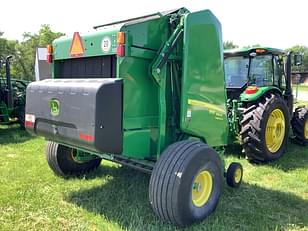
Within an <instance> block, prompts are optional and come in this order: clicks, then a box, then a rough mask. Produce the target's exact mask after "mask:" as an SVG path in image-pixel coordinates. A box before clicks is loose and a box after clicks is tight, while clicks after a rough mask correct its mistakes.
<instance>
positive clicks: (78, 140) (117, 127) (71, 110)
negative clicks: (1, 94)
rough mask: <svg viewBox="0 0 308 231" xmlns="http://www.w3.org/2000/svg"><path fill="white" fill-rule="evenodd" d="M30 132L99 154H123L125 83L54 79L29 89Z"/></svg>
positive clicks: (28, 116)
mask: <svg viewBox="0 0 308 231" xmlns="http://www.w3.org/2000/svg"><path fill="white" fill-rule="evenodd" d="M26 114H27V116H26V118H29V121H27V122H26V125H27V129H28V130H29V131H31V132H33V133H35V134H37V135H42V136H44V137H46V138H47V139H49V140H52V141H57V142H60V143H65V144H69V145H73V146H76V145H78V146H80V147H82V148H84V149H88V150H91V151H96V152H108V153H121V152H122V139H123V138H122V137H123V134H122V80H120V79H114V78H104V79H82V80H81V79H61V80H60V79H50V80H44V81H40V82H34V83H31V84H30V85H29V87H28V88H27V102H26Z"/></svg>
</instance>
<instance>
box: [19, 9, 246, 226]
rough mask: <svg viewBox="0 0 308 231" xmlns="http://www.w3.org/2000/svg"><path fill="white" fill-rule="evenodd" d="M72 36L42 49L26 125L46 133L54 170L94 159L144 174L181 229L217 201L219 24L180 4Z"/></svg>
mask: <svg viewBox="0 0 308 231" xmlns="http://www.w3.org/2000/svg"><path fill="white" fill-rule="evenodd" d="M95 28H96V31H95V32H93V33H89V34H79V33H78V32H76V33H74V35H73V36H72V37H63V38H60V39H57V40H55V41H54V42H53V44H52V45H49V46H48V48H47V61H48V62H50V63H51V64H52V74H53V79H48V80H43V81H38V82H33V83H31V84H30V85H29V86H28V88H27V104H26V123H25V124H26V128H27V129H28V131H30V132H31V133H34V134H36V135H40V136H44V137H45V138H46V139H47V140H49V142H48V143H47V148H46V156H47V161H48V164H49V166H50V168H51V169H52V170H53V171H54V172H55V173H56V174H57V175H59V176H63V177H66V176H68V175H70V174H80V173H83V172H86V171H90V170H93V169H95V168H96V167H98V166H99V165H100V162H101V159H106V160H110V161H113V162H116V163H120V164H122V165H127V166H129V167H132V168H135V169H138V170H140V171H143V172H146V173H150V174H151V179H150V186H149V199H150V203H151V206H152V208H153V210H154V211H155V213H156V214H157V215H158V216H159V217H160V218H161V219H162V220H164V221H166V222H170V223H173V224H175V225H178V226H187V225H189V224H191V223H193V222H197V221H201V220H203V219H204V218H206V217H207V216H208V215H210V214H211V213H212V212H213V211H214V210H215V208H216V206H217V204H218V201H219V198H220V195H221V193H222V185H223V176H225V177H226V179H227V183H228V185H230V186H231V187H238V186H239V185H240V183H241V181H242V176H243V169H242V167H241V165H240V164H237V163H232V164H231V165H230V167H229V168H228V169H225V167H224V163H223V161H222V159H221V157H220V154H222V153H223V151H224V147H225V146H226V145H228V144H230V143H232V142H233V141H232V139H231V138H232V137H231V134H233V133H232V132H233V130H232V129H231V128H232V126H233V124H234V123H236V122H237V121H233V122H230V118H229V112H228V110H227V96H226V88H225V78H224V65H223V45H222V44H223V43H222V37H221V26H220V23H219V21H218V20H217V18H216V17H215V16H214V15H213V14H212V13H211V12H210V11H209V10H203V11H199V12H194V13H191V12H189V11H188V10H187V9H185V8H181V9H177V10H172V11H168V12H162V13H155V14H151V15H147V16H144V17H138V18H134V19H129V20H123V21H119V22H115V23H110V24H106V25H101V26H97V27H95Z"/></svg>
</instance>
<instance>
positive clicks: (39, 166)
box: [0, 127, 308, 231]
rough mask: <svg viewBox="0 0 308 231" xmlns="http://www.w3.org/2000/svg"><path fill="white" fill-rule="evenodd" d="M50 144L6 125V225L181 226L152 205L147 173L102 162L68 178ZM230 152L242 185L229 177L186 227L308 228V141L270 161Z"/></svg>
mask: <svg viewBox="0 0 308 231" xmlns="http://www.w3.org/2000/svg"><path fill="white" fill-rule="evenodd" d="M44 145H45V141H44V140H43V139H42V138H37V137H31V136H30V135H28V134H27V133H26V132H25V131H20V130H19V128H18V127H10V128H8V127H0V230H137V231H147V230H176V228H175V227H174V226H171V225H166V224H163V223H161V222H160V221H159V220H158V219H157V217H156V216H155V215H154V213H153V212H152V210H151V208H150V204H149V202H148V186H149V176H148V175H145V174H142V173H139V172H137V171H134V170H130V169H127V168H125V167H121V166H119V165H116V164H112V163H110V162H107V161H104V162H103V164H102V165H101V166H100V167H99V168H98V169H97V170H96V171H95V172H93V173H91V174H90V175H87V176H83V177H79V178H73V179H68V180H65V179H62V178H59V177H56V176H55V175H54V174H53V173H52V172H51V170H50V169H49V167H48V165H47V162H46V160H45V156H44ZM229 152H232V153H233V155H231V154H229V155H227V156H226V158H225V161H226V163H230V162H231V161H238V162H240V163H241V164H242V165H243V167H244V171H245V173H244V182H243V185H242V186H241V187H240V188H239V189H232V188H229V187H227V186H226V184H224V190H223V195H222V197H221V200H220V202H219V205H218V207H217V209H216V211H215V212H214V213H213V214H212V215H211V216H210V217H209V218H208V219H206V220H205V221H204V222H202V223H201V224H196V225H193V226H191V227H189V228H187V229H185V230H249V231H250V230H308V151H307V147H306V148H304V147H299V146H296V145H293V144H289V146H288V151H287V153H286V154H285V155H284V156H283V157H282V158H281V159H280V160H278V161H276V162H274V163H272V164H269V165H252V164H250V163H248V162H247V161H246V160H245V159H244V158H243V157H241V158H238V153H240V149H238V148H235V149H234V150H233V151H229Z"/></svg>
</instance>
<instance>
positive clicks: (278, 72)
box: [273, 56, 282, 86]
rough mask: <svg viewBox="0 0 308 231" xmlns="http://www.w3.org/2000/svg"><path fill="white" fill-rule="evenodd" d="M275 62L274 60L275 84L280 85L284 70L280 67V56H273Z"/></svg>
mask: <svg viewBox="0 0 308 231" xmlns="http://www.w3.org/2000/svg"><path fill="white" fill-rule="evenodd" d="M273 62H274V85H275V86H279V77H280V76H281V74H282V70H281V69H280V68H281V67H280V65H279V61H278V57H277V56H274V57H273Z"/></svg>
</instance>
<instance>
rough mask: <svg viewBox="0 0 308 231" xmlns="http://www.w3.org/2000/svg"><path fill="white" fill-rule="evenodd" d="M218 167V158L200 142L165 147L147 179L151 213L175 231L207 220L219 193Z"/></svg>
mask: <svg viewBox="0 0 308 231" xmlns="http://www.w3.org/2000/svg"><path fill="white" fill-rule="evenodd" d="M221 165H222V164H221V160H220V157H219V156H218V154H217V153H216V152H215V151H214V150H213V149H212V148H210V147H209V146H208V145H206V144H204V143H202V142H200V141H192V140H185V141H179V142H176V143H174V144H172V145H170V146H168V147H167V149H166V150H165V151H164V152H163V153H162V155H161V157H160V158H159V159H158V161H157V163H156V165H155V166H154V169H153V172H152V175H151V179H150V185H149V200H150V203H151V206H152V208H153V210H154V212H155V213H156V214H157V216H158V217H159V218H160V219H161V220H163V221H165V222H167V223H172V224H174V225H176V226H179V227H185V226H188V225H190V224H192V223H194V222H199V221H201V220H203V219H204V218H206V217H207V216H209V215H210V214H211V213H212V212H213V211H214V210H215V208H216V206H217V204H218V201H219V198H220V194H221V190H222V189H221V188H222V167H221ZM208 185H210V187H209V186H208ZM203 186H204V187H203ZM199 190H200V192H199Z"/></svg>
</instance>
